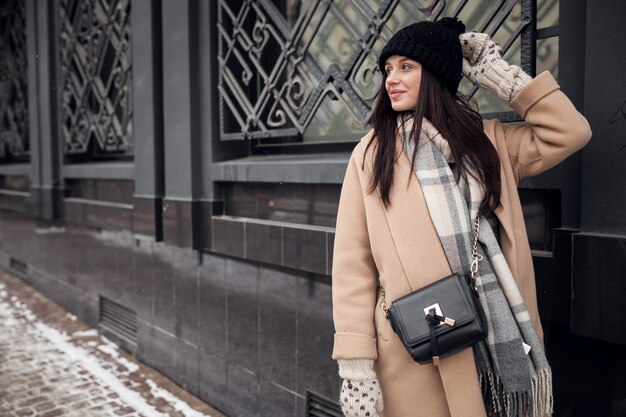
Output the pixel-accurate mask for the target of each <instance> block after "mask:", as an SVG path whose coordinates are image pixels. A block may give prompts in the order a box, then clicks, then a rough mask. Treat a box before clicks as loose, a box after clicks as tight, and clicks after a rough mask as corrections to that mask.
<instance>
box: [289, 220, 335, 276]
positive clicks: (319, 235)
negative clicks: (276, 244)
mask: <svg viewBox="0 0 626 417" xmlns="http://www.w3.org/2000/svg"><path fill="white" fill-rule="evenodd" d="M326 252H327V248H326V231H323V230H314V229H304V228H297V227H283V265H285V266H288V267H290V268H294V269H298V270H301V271H307V272H315V273H318V274H325V273H326Z"/></svg>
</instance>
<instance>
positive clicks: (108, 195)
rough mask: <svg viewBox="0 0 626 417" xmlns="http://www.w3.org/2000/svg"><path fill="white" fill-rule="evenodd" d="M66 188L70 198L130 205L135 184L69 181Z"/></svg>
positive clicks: (104, 181) (125, 181) (87, 180)
mask: <svg viewBox="0 0 626 417" xmlns="http://www.w3.org/2000/svg"><path fill="white" fill-rule="evenodd" d="M66 186H67V188H68V189H69V192H70V194H71V196H72V197H77V198H88V199H93V200H101V201H110V202H114V203H123V204H132V200H133V193H134V192H135V183H134V181H132V180H104V179H93V178H85V179H70V180H67V181H66Z"/></svg>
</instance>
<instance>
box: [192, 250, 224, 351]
mask: <svg viewBox="0 0 626 417" xmlns="http://www.w3.org/2000/svg"><path fill="white" fill-rule="evenodd" d="M198 345H199V346H200V347H201V348H202V349H204V350H206V351H208V352H210V353H211V354H213V355H218V356H220V357H224V356H226V258H223V257H220V256H214V255H209V254H204V255H202V264H201V265H200V266H199V267H198Z"/></svg>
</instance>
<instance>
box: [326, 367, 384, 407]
mask: <svg viewBox="0 0 626 417" xmlns="http://www.w3.org/2000/svg"><path fill="white" fill-rule="evenodd" d="M337 362H338V363H339V376H340V377H341V378H343V383H342V384H341V394H340V398H339V401H340V402H341V409H342V411H343V414H344V415H345V416H346V417H379V415H380V414H379V413H380V412H382V411H383V407H384V405H383V393H382V391H381V390H380V384H379V383H378V378H377V377H376V372H374V360H373V359H340V360H338V361H337Z"/></svg>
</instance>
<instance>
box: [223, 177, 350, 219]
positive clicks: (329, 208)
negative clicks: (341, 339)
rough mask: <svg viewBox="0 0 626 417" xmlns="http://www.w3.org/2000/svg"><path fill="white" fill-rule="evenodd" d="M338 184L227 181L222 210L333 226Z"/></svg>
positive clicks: (241, 214) (243, 214) (259, 217)
mask: <svg viewBox="0 0 626 417" xmlns="http://www.w3.org/2000/svg"><path fill="white" fill-rule="evenodd" d="M340 192H341V186H340V185H332V184H290V183H281V184H266V183H256V184H255V183H237V182H235V183H229V184H225V185H224V195H225V214H227V215H230V216H239V217H251V218H255V219H265V220H276V221H282V222H289V223H297V224H310V225H317V226H330V227H335V221H336V219H335V217H336V215H337V205H338V203H339V194H340Z"/></svg>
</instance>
